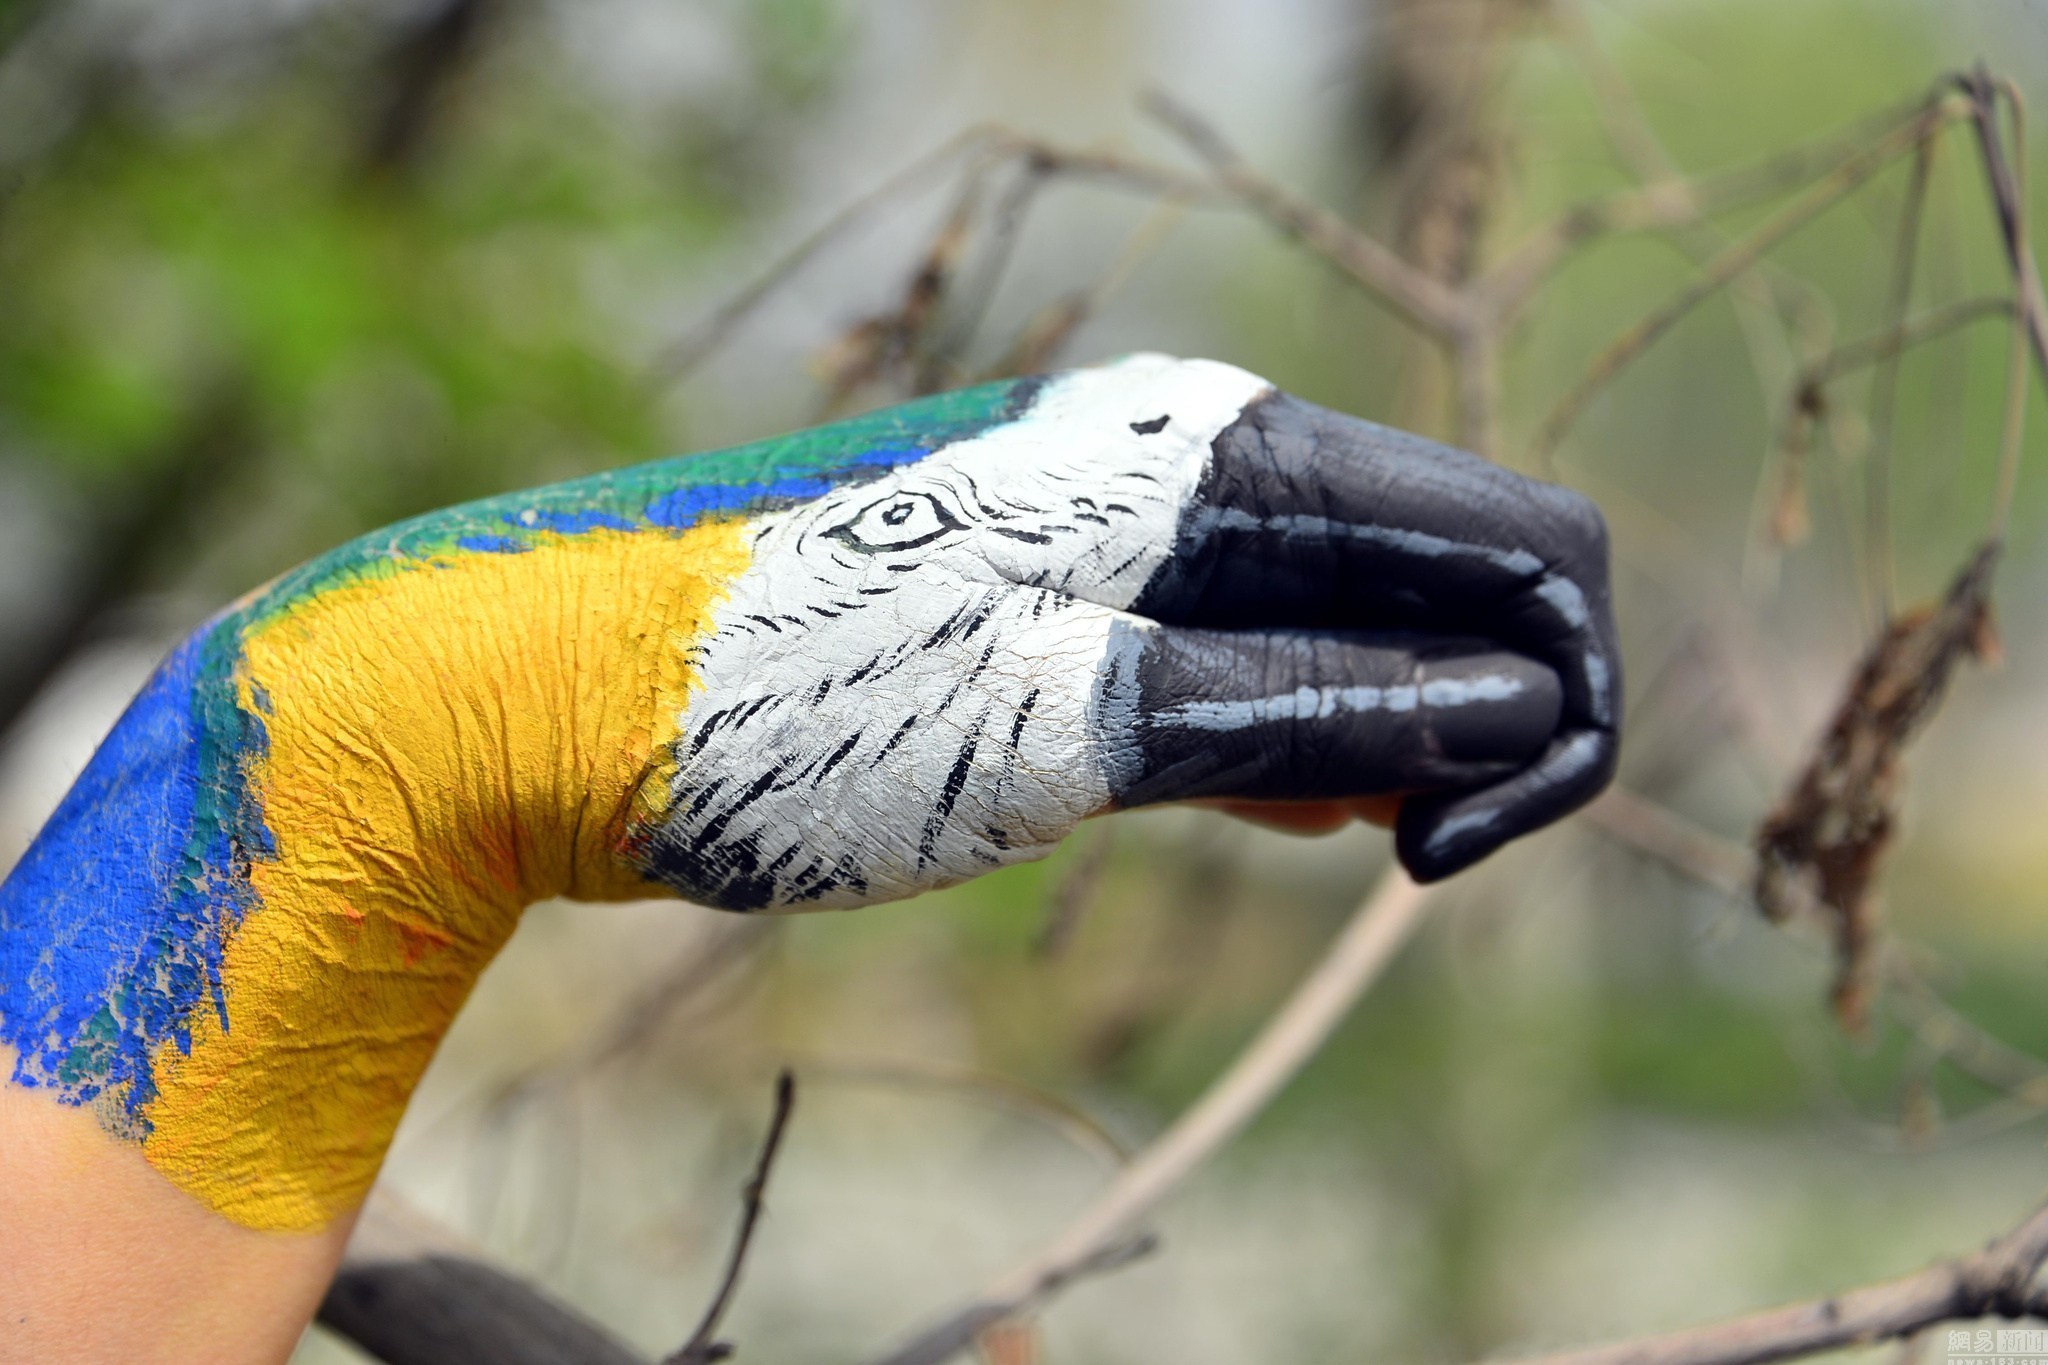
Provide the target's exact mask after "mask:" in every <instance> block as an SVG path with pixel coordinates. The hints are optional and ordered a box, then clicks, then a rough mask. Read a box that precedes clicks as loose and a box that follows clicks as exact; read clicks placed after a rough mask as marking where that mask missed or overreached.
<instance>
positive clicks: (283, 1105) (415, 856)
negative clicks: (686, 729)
mask: <svg viewBox="0 0 2048 1365" xmlns="http://www.w3.org/2000/svg"><path fill="white" fill-rule="evenodd" d="M746 562H747V546H746V542H745V540H744V539H743V533H742V527H741V525H740V524H739V523H737V522H724V523H712V524H707V525H701V526H698V527H695V528H693V529H691V530H689V531H686V532H684V533H682V534H681V535H676V536H670V535H665V534H661V533H658V532H637V533H636V532H615V531H594V532H590V533H587V534H582V535H577V536H571V537H553V538H550V539H548V540H547V541H545V542H544V543H542V544H541V545H540V546H538V547H537V548H536V549H534V550H532V551H530V552H528V553H525V554H462V555H458V556H454V557H452V558H450V559H448V560H446V561H444V562H441V563H438V564H436V565H434V566H431V567H423V568H421V569H419V570H416V571H413V572H409V573H404V574H400V575H397V576H395V577H389V578H380V579H375V580H365V581H362V582H358V583H355V584H351V585H348V586H344V587H341V588H337V589H332V590H329V591H326V592H323V593H321V594H319V595H317V596H315V597H313V598H311V599H309V600H307V601H306V602H303V603H301V604H299V605H297V606H295V607H294V608H292V609H291V610H290V611H289V613H288V614H286V615H285V616H283V617H281V618H279V619H277V620H275V621H272V622H270V623H267V624H266V625H265V626H263V627H262V628H261V629H260V630H259V631H256V632H253V633H252V636H251V638H248V639H247V640H245V641H244V662H243V666H242V669H241V671H240V674H239V686H240V688H241V702H242V705H243V706H244V707H246V708H251V709H255V708H256V706H257V702H258V699H259V698H260V697H261V696H263V695H265V694H267V696H268V698H269V700H270V707H269V710H270V714H269V715H268V716H267V717H266V724H267V726H268V729H269V741H270V747H269V754H268V757H267V758H262V759H258V760H256V762H257V767H256V768H255V769H254V771H253V773H252V777H253V779H254V780H253V781H252V783H251V787H252V790H253V791H254V792H256V793H258V794H259V796H260V800H261V802H262V808H263V812H264V819H265V823H266V824H267V825H268V827H269V829H270V831H271V833H272V834H273V836H274V837H275V838H276V841H277V859H276V861H274V862H259V863H257V864H256V865H255V867H254V868H253V869H252V874H251V880H252V882H253V884H254V886H255V889H256V891H257V894H258V896H259V898H260V904H259V906H258V908H256V909H255V910H253V911H251V912H250V914H249V915H248V917H247V918H246V919H245V920H244V921H243V924H242V926H241V928H240V930H239V931H238V932H237V933H236V934H235V936H234V938H233V939H232V940H231V941H230V943H229V944H228V947H227V951H226V956H225V961H224V965H223V971H222V980H223V982H224V985H225V987H226V992H227V1000H228V1017H229V1022H230V1028H229V1029H228V1030H227V1031H225V1032H224V1031H223V1030H222V1029H221V1027H220V1021H219V1019H218V1018H217V1017H216V1016H215V1014H214V1013H213V1012H212V1011H211V1010H208V1009H202V1010H200V1011H198V1012H197V1013H196V1015H195V1017H194V1018H193V1020H192V1021H191V1022H192V1051H191V1054H190V1055H189V1056H186V1055H183V1054H181V1053H180V1052H179V1050H178V1049H177V1047H176V1046H175V1045H168V1046H166V1047H165V1048H164V1049H163V1050H162V1052H161V1053H160V1054H159V1056H158V1058H157V1062H156V1072H155V1078H156V1083H157V1086H158V1087H159V1095H158V1097H157V1098H156V1099H155V1100H153V1101H152V1102H151V1104H150V1105H149V1107H148V1117H149V1119H150V1121H151V1123H152V1124H153V1129H152V1132H151V1134H150V1136H149V1138H148V1140H147V1142H146V1144H145V1147H144V1151H145V1154H146V1155H147V1156H148V1158H149V1160H150V1162H151V1163H152V1164H153V1165H154V1166H155V1167H156V1168H157V1169H158V1170H159V1171H161V1172H163V1173H164V1175H166V1176H168V1177H169V1178H170V1179H171V1180H172V1181H173V1182H175V1183H176V1184H177V1185H179V1186H180V1187H182V1188H183V1189H185V1190H187V1191H188V1192H190V1193H191V1194H193V1195H195V1196H197V1197H198V1198H199V1199H200V1200H202V1201H203V1202H205V1203H206V1204H207V1205H208V1206H210V1207H211V1208H213V1209H215V1210H216V1211H218V1212H220V1213H223V1214H226V1215H227V1216H228V1217H230V1218H232V1219H234V1220H235V1221H237V1222H239V1223H243V1224H246V1225H249V1226H252V1227H259V1228H270V1229H278V1230H304V1229H311V1228H315V1227H319V1226H321V1225H323V1224H325V1223H327V1222H329V1221H330V1220H332V1219H333V1218H334V1217H336V1216H337V1215H339V1214H341V1213H343V1212H345V1211H347V1210H348V1209H350V1208H352V1207H354V1205H355V1204H356V1203H358V1202H359V1201H360V1200H361V1199H362V1197H363V1195H364V1193H365V1192H366V1191H367V1190H368V1189H369V1186H370V1182H371V1181H372V1180H373V1179H374V1178H375V1176H376V1173H377V1167H378V1165H379V1164H380V1163H381V1162H382V1160H383V1156H384V1150H385V1147H386V1146H387V1145H388V1143H389V1142H390V1138H391V1134H392V1130H393V1129H394V1128H395V1127H396V1126H397V1123H398V1118H399V1115H400V1113H401V1112H402V1111H403V1109H404V1107H405V1104H406V1100H407V1098H408V1097H409V1096H410V1094H411V1093H412V1089H413V1086H414V1084H415V1083H416V1082H417V1081H418V1080H419V1077H420V1073H421V1072H422V1071H424V1070H425V1069H426V1065H427V1062H428V1060H429V1059H430V1058H431V1057H432V1056H433V1053H434V1048H435V1046H436V1045H437V1044H438V1043H439V1042H440V1039H441V1035H442V1033H443V1032H444V1031H445V1030H446V1029H447V1027H448V1024H449V1022H450V1020H452V1019H453V1018H454V1015H455V1012H456V1010H457V1009H458V1008H460V1006H461V1004H462V1002H463V1000H464V999H465V998H466V997H467V996H468V994H469V990H470V987H471V985H472V984H473V983H474V982H475V980H476V977H477V974H478V973H479V972H480V971H482V969H483V967H484V965H485V963H487V962H488V961H489V960H490V958H491V956H492V955H493V954H494V953H495V952H496V951H497V950H498V948H499V946H500V945H501V944H503V942H504V941H505V939H506V937H507V936H508V935H509V934H510V933H511V932H512V928H513V926H514V924H515V922H516V920H517V918H518V914H519V911H520V910H521V909H522V908H523V907H525V906H526V905H528V904H530V903H531V902H533V901H535V900H538V899H542V898H544V897H548V896H556V895H567V896H573V897H577V898H579V899H615V898H621V897H630V896H634V895H645V894H648V893H649V891H650V888H649V887H648V886H647V885H646V884H645V883H644V882H642V881H641V880H640V879H639V877H638V876H637V875H636V874H635V873H634V872H633V870H632V869H631V867H630V866H629V865H628V864H627V863H626V862H625V860H623V859H622V858H621V857H620V856H619V848H620V845H621V842H622V840H623V839H624V838H625V836H626V835H627V833H628V832H629V830H630V829H631V828H632V827H633V825H634V824H635V823H636V822H637V821H638V820H645V819H649V818H652V817H654V816H657V815H659V814H660V807H661V804H662V803H663V801H664V800H665V797H666V793H667V789H668V782H667V776H668V774H667V772H666V771H665V769H666V766H667V758H666V755H667V753H668V742H669V741H670V740H671V739H672V738H673V736H674V726H675V724H676V721H677V718H678V716H679V713H680V712H681V710H682V708H683V703H684V701H685V699H686V695H687V692H688V689H689V687H690V686H691V683H692V673H691V670H690V667H689V664H688V662H687V660H688V658H689V650H690V647H691V646H692V645H693V644H694V643H695V642H696V641H697V640H698V639H699V638H701V636H702V635H703V633H704V631H705V630H706V628H707V626H708V623H709V613H710V610H711V608H712V606H713V605H714V603H715V602H716V601H717V600H718V599H719V598H720V597H721V596H722V595H723V592H724V589H725V587H726V585H728V584H729V583H731V581H732V580H733V578H734V577H736V576H737V575H738V574H739V573H740V572H741V571H742V570H743V569H744V568H745V567H746ZM259 688H260V689H261V692H259V691H258V689H259Z"/></svg>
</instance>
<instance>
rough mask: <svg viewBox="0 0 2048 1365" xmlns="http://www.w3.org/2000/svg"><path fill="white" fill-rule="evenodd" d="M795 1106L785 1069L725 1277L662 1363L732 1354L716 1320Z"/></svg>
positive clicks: (695, 1364) (690, 1364) (704, 1364)
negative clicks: (680, 1343)
mask: <svg viewBox="0 0 2048 1365" xmlns="http://www.w3.org/2000/svg"><path fill="white" fill-rule="evenodd" d="M795 1108H796V1077H795V1076H794V1075H792V1074H790V1072H788V1071H787V1070H785V1071H784V1072H783V1073H782V1074H781V1075H779V1076H777V1077H776V1078H775V1116H774V1117H773V1118H771V1119H769V1120H768V1136H767V1137H766V1138H765V1139H764V1140H763V1141H762V1143H761V1156H760V1159H759V1160H758V1161H756V1162H755V1163H754V1173H753V1175H752V1176H750V1177H748V1179H747V1184H746V1188H745V1189H744V1190H742V1191H741V1193H740V1202H741V1207H742V1212H741V1214H740V1230H739V1235H738V1236H737V1237H736V1238H734V1239H733V1244H732V1256H731V1258H730V1259H729V1260H727V1262H726V1265H725V1278H724V1279H723V1280H721V1281H719V1285H718V1292H717V1293H716V1294H715V1295H713V1296H712V1299H711V1306H710V1307H708V1308H706V1309H705V1310H704V1320H703V1321H702V1322H699V1323H698V1324H697V1330H696V1331H694V1332H692V1333H690V1339H689V1340H688V1341H686V1342H684V1343H683V1346H682V1349H681V1350H679V1351H677V1352H676V1353H675V1354H673V1355H670V1356H666V1357H664V1358H663V1359H662V1362H661V1365H713V1362H715V1361H720V1360H725V1359H727V1358H729V1357H730V1356H731V1355H732V1354H733V1350H734V1348H733V1346H732V1344H731V1343H730V1342H725V1341H719V1340H717V1333H718V1320H719V1319H720V1318H722V1317H724V1316H725V1310H726V1308H727V1307H728V1306H729V1305H730V1304H731V1303H732V1296H733V1294H734V1292H735V1291H737V1290H738V1289H739V1285H740V1271H741V1270H743V1269H745V1268H746V1264H747V1248H748V1247H749V1246H750V1245H752V1243H753V1240H754V1228H755V1226H756V1225H757V1224H758V1223H759V1222H760V1221H761V1210H762V1209H763V1208H764V1207H766V1197H767V1193H768V1175H769V1173H770V1172H771V1171H772V1170H774V1168H775V1154H776V1152H777V1151H778V1150H780V1149H781V1147H782V1135H783V1132H784V1131H785V1130H786V1129H787V1128H788V1127H789V1115H790V1112H791V1111H792V1110H793V1109H795Z"/></svg>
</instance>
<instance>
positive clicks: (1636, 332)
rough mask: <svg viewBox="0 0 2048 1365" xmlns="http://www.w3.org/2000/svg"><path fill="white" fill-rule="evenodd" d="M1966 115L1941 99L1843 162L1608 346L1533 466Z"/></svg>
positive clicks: (1551, 426)
mask: <svg viewBox="0 0 2048 1365" xmlns="http://www.w3.org/2000/svg"><path fill="white" fill-rule="evenodd" d="M1966 113H1967V106H1966V105H1963V104H1962V103H1961V102H1959V101H1954V100H1949V99H1942V100H1936V101H1934V102H1932V103H1930V104H1929V105H1927V106H1926V108H1925V109H1924V110H1923V111H1922V113H1921V114H1920V116H1919V117H1918V118H1916V119H1914V120H1913V121H1912V122H1910V123H1908V124H1906V125H1905V126H1903V127H1901V128H1898V129H1895V130H1893V131H1892V132H1891V133H1890V134H1888V135H1887V136H1885V137H1884V138H1882V139H1880V140H1879V141H1877V142H1876V143H1874V144H1872V145H1871V146H1868V147H1866V148H1864V149H1863V150H1862V151H1861V152H1860V153H1858V154H1857V155H1855V156H1853V157H1851V158H1849V159H1848V160H1846V161H1845V162H1843V163H1842V165H1840V166H1838V167H1837V168H1836V169H1835V170H1834V171H1833V172H1831V173H1830V174H1829V175H1828V176H1827V177H1826V178H1824V179H1822V180H1820V181H1818V182H1816V183H1815V184H1814V185H1813V186H1812V187H1811V188H1810V189H1809V190H1808V191H1807V192H1806V193H1805V194H1803V195H1801V196H1800V197H1799V198H1798V199H1796V200H1794V201H1793V202H1792V203H1791V204H1789V205H1788V206H1786V208H1784V209H1783V210H1782V211H1780V212H1779V213H1778V214H1777V215H1776V216H1775V217H1773V218H1772V219H1771V220H1770V221H1769V222H1767V223H1765V224H1764V225H1763V226H1761V227H1759V228H1757V229H1756V230H1755V231H1753V232H1751V233H1750V234H1749V235H1747V236H1745V237H1743V238H1742V239H1740V240H1739V241H1737V242H1735V243H1734V244H1732V245H1731V246H1729V247H1728V248H1727V249H1726V250H1725V251H1723V252H1722V253H1721V254H1720V255H1719V256H1717V257H1715V258H1714V260H1713V261H1711V262H1710V263H1709V264H1708V265H1707V267H1706V269H1705V270H1703V271H1702V272H1701V275H1700V278H1698V279H1697V280H1694V281H1693V282H1692V283H1691V284H1690V285H1688V286H1686V287H1685V288H1684V289H1683V290H1680V291H1679V293H1678V294H1677V295H1676V296H1675V297H1673V298H1672V299H1671V300H1670V301H1669V302H1667V303H1665V304H1664V305H1663V306H1662V307H1660V308H1658V309H1655V310H1654V311H1652V312H1651V313H1650V314H1649V315H1648V316H1647V317H1644V318H1643V319H1641V320H1640V321H1638V322H1637V323H1636V324H1635V325H1634V326H1632V327H1629V328H1628V329H1627V330H1625V331H1624V332H1622V333H1621V335H1620V336H1618V337H1616V338H1615V339H1614V340H1613V341H1612V342H1610V343H1608V345H1607V347H1606V349H1604V350H1602V351H1601V352H1600V354H1599V355H1597V356H1595V357H1594V358H1593V361H1592V363H1591V364H1590V365H1589V366H1587V368H1586V373H1585V374H1584V376H1582V377H1581V378H1580V380H1579V382H1578V383H1576V384H1574V385H1573V386H1572V388H1571V389H1570V391H1569V392H1567V393H1566V394H1565V396H1564V397H1563V398H1562V399H1560V400H1559V401H1558V403H1557V405H1556V406H1555V407H1553V408H1552V409H1551V411H1550V415H1549V416H1548V417H1547V418H1545V419H1544V422H1543V425H1542V427H1541V428H1540V429H1539V430H1538V432H1537V434H1536V439H1535V441H1534V442H1533V443H1532V445H1531V450H1530V455H1531V460H1532V462H1533V463H1534V464H1535V465H1536V466H1537V467H1539V468H1543V467H1547V466H1548V465H1549V463H1550V461H1551V458H1552V456H1553V455H1554V453H1555V452H1556V449H1557V446H1558V443H1559V442H1560V441H1561V440H1563V438H1564V435H1565V433H1566V432H1567V431H1569V430H1570V429H1571V426H1572V423H1573V422H1575V421H1577V420H1578V417H1579V414H1580V413H1581V412H1583V411H1584V410H1585V407H1586V405H1587V404H1588V403H1589V402H1591V401H1592V400H1593V398H1594V396H1595V395H1596V394H1598V393H1599V392H1600V390H1601V389H1603V388H1605V387H1606V386H1607V384H1608V382H1609V381H1610V380H1612V379H1613V378H1614V376H1615V375H1617V374H1619V373H1620V372H1621V371H1622V369H1624V368H1625V367H1626V366H1627V365H1628V364H1629V362H1631V361H1633V360H1634V359H1635V358H1636V357H1637V356H1639V355H1641V354H1642V353H1643V352H1644V351H1646V350H1648V349H1649V348H1650V345H1651V344H1652V343H1653V342H1655V341H1656V340H1657V339H1658V338H1660V337H1662V336H1663V335H1664V333H1666V332H1667V331H1669V330H1670V329H1671V327H1672V325H1673V324H1674V323H1676V322H1678V320H1679V319H1681V318H1683V317H1684V316H1685V315H1686V314H1688V313H1690V312H1691V311H1692V310H1693V308H1694V307H1696V306H1697V305H1698V304H1699V303H1700V302H1701V301H1703V300H1704V299H1706V298H1708V297H1709V296H1711V295H1712V294H1713V293H1714V292H1715V291H1716V290H1718V289H1720V288H1721V287H1722V286H1723V285H1725V284H1727V283H1728V281H1729V280H1731V279H1733V278H1734V277H1735V276H1736V275H1739V274H1741V273H1742V272H1743V271H1745V270H1747V269H1749V268H1750V267H1751V266H1752V265H1754V264H1755V263H1756V262H1757V261H1758V260H1759V259H1760V258H1761V257H1762V256H1763V254H1764V253H1765V252H1767V251H1769V250H1770V249H1771V248H1772V247H1774V246H1776V245H1777V244H1778V243H1779V242H1781V241H1783V240H1784V239H1785V238H1786V237H1789V236H1790V235H1791V234H1792V233H1794V232H1796V231H1797V230H1798V229H1800V228H1802V227H1804V226H1806V224H1807V223H1809V222H1811V221H1812V220H1813V219H1814V218H1815V217H1816V216H1818V215H1819V214H1820V213H1821V212H1822V211H1823V210H1825V209H1827V208H1830V207H1832V206H1833V205H1834V204H1836V203H1837V202H1839V201H1840V200H1841V199H1842V198H1843V197H1844V196H1846V195H1848V194H1849V193H1851V192H1852V191H1854V190H1855V189H1856V188H1857V187H1858V186H1860V185H1862V184H1863V183H1864V182H1866V181H1868V180H1869V179H1870V178H1871V177H1872V176H1874V175H1876V174H1877V173H1878V172H1879V171H1881V170H1883V169H1884V167H1885V166H1886V165H1888V164H1889V163H1890V162H1891V161H1892V160H1893V159H1894V158H1896V157H1898V156H1900V155H1902V154H1903V153H1904V152H1906V151H1907V150H1909V149H1910V148H1912V147H1914V146H1917V145H1918V144H1919V143H1921V142H1923V141H1925V140H1926V139H1927V138H1929V137H1932V136H1933V135H1934V134H1935V133H1936V132H1937V131H1938V130H1939V129H1940V128H1941V126H1942V125H1943V124H1944V123H1945V122H1947V121H1948V120H1950V119H1953V118H1958V117H1962V116H1963V115H1964V114H1966Z"/></svg>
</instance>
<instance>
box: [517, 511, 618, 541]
mask: <svg viewBox="0 0 2048 1365" xmlns="http://www.w3.org/2000/svg"><path fill="white" fill-rule="evenodd" d="M505 524H506V525H507V526H519V527H534V528H536V529H539V530H542V531H553V532H554V533H555V534H557V535H564V536H580V535H582V534H583V533H584V532H585V531H595V530H598V529H599V528H602V529H604V530H608V531H636V530H638V529H639V528H638V527H637V526H635V525H634V524H633V523H632V522H630V521H628V520H626V519H625V518H624V517H622V516H618V515H616V514H614V513H611V512H606V511H603V510H601V509H595V508H591V509H585V510H583V511H578V512H562V511H556V510H552V509H543V508H538V507H533V508H528V509H527V510H526V511H524V512H508V513H507V514H506V516H505Z"/></svg>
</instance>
